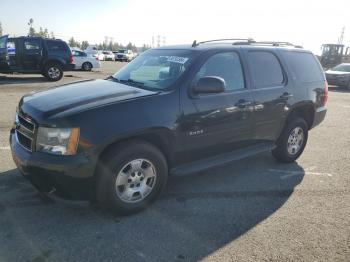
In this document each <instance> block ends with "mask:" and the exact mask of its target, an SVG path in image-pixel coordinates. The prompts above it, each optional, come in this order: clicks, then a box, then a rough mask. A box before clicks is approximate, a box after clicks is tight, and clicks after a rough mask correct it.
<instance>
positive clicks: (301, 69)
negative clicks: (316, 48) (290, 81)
mask: <svg viewBox="0 0 350 262" xmlns="http://www.w3.org/2000/svg"><path fill="white" fill-rule="evenodd" d="M285 57H286V60H287V63H288V64H289V66H290V67H291V69H292V71H293V72H294V74H295V77H297V79H298V80H299V81H300V82H305V83H307V82H319V81H324V80H325V79H324V75H323V70H322V68H321V66H320V64H319V63H318V61H317V60H316V58H315V56H314V55H313V54H311V53H306V52H293V51H288V52H286V54H285Z"/></svg>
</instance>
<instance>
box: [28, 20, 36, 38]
mask: <svg viewBox="0 0 350 262" xmlns="http://www.w3.org/2000/svg"><path fill="white" fill-rule="evenodd" d="M33 23H34V20H33V18H30V19H29V22H28V25H29V32H28V35H29V36H35V29H34V28H33Z"/></svg>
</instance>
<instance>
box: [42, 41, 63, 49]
mask: <svg viewBox="0 0 350 262" xmlns="http://www.w3.org/2000/svg"><path fill="white" fill-rule="evenodd" d="M46 45H47V49H48V50H49V51H67V50H68V49H67V46H66V44H65V43H64V42H61V41H47V42H46Z"/></svg>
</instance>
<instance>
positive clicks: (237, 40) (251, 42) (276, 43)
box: [192, 38, 303, 48]
mask: <svg viewBox="0 0 350 262" xmlns="http://www.w3.org/2000/svg"><path fill="white" fill-rule="evenodd" d="M220 41H234V42H233V43H232V44H233V45H268V46H293V47H295V48H303V47H302V46H300V45H294V44H292V43H290V42H279V41H254V40H253V39H252V38H224V39H214V40H207V41H202V42H197V41H196V40H194V41H193V43H192V47H196V46H198V45H200V44H205V43H212V42H220Z"/></svg>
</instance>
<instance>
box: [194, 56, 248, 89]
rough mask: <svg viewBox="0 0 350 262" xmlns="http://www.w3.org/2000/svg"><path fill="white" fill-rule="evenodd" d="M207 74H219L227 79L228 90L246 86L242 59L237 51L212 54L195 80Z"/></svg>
mask: <svg viewBox="0 0 350 262" xmlns="http://www.w3.org/2000/svg"><path fill="white" fill-rule="evenodd" d="M205 76H218V77H221V78H223V79H224V80H225V82H226V90H237V89H242V88H244V78H243V72H242V66H241V61H240V59H239V56H238V54H237V53H234V52H232V53H220V54H216V55H213V56H211V57H210V58H209V59H208V60H207V61H206V62H205V63H204V65H203V66H202V67H201V69H200V70H199V72H198V73H197V75H196V77H195V81H198V80H199V78H202V77H205Z"/></svg>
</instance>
